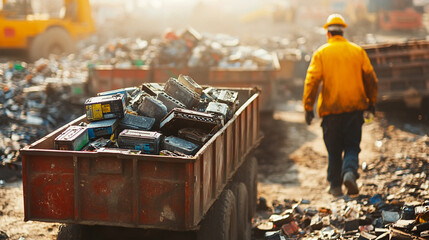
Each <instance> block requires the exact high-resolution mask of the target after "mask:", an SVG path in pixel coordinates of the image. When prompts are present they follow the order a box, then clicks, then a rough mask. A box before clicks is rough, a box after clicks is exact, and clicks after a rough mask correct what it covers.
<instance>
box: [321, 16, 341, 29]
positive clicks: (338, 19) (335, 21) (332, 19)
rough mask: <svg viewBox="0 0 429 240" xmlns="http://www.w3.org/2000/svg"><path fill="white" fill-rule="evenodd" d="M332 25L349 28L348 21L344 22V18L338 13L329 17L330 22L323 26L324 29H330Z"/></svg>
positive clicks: (327, 21)
mask: <svg viewBox="0 0 429 240" xmlns="http://www.w3.org/2000/svg"><path fill="white" fill-rule="evenodd" d="M331 25H336V26H340V27H341V26H342V27H344V28H346V27H347V24H346V21H344V18H343V16H341V15H340V14H338V13H334V14H331V15H329V17H328V20H326V23H325V25H323V28H324V29H328V27H329V26H331ZM328 30H329V29H328Z"/></svg>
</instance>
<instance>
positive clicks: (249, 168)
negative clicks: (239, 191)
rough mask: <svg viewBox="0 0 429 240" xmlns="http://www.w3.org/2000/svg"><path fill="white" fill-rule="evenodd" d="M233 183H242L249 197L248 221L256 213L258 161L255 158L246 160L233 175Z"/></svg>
mask: <svg viewBox="0 0 429 240" xmlns="http://www.w3.org/2000/svg"><path fill="white" fill-rule="evenodd" d="M234 182H242V183H244V184H245V185H246V188H247V193H248V195H249V220H252V218H253V216H254V215H255V213H256V201H257V194H258V161H257V160H256V158H255V157H253V156H252V157H248V158H246V160H245V162H244V163H243V165H242V166H241V167H240V169H238V172H237V174H235V177H234Z"/></svg>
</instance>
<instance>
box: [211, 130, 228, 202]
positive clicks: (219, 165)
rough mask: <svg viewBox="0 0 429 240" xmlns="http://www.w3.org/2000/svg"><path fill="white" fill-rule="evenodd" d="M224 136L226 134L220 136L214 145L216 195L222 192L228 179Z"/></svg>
mask: <svg viewBox="0 0 429 240" xmlns="http://www.w3.org/2000/svg"><path fill="white" fill-rule="evenodd" d="M224 135H225V134H223V133H222V134H220V135H219V136H218V137H217V138H216V141H215V144H214V146H215V147H214V149H213V154H214V156H215V158H214V160H215V161H214V163H215V164H214V166H213V169H214V172H215V175H214V176H215V187H214V190H215V194H216V195H217V193H219V192H222V189H223V186H224V184H225V183H226V177H227V174H228V173H227V172H225V170H226V164H227V163H226V154H225V148H224V143H225V141H224Z"/></svg>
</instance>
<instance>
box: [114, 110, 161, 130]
mask: <svg viewBox="0 0 429 240" xmlns="http://www.w3.org/2000/svg"><path fill="white" fill-rule="evenodd" d="M154 124H155V118H151V117H145V116H139V115H133V114H128V113H125V116H124V118H122V119H121V121H120V122H119V127H120V128H121V129H122V130H123V129H134V130H151V129H152V127H153V125H154Z"/></svg>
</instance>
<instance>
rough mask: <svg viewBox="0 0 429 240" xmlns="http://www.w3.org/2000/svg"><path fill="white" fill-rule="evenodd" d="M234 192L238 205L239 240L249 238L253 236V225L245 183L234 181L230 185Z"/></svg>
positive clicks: (247, 239)
mask: <svg viewBox="0 0 429 240" xmlns="http://www.w3.org/2000/svg"><path fill="white" fill-rule="evenodd" d="M230 189H231V191H232V192H233V193H234V196H235V200H236V207H237V232H238V238H237V239H238V240H249V239H250V237H251V230H252V229H251V226H250V220H249V195H248V193H247V189H246V185H244V183H242V182H240V183H232V185H231V186H230Z"/></svg>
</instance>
